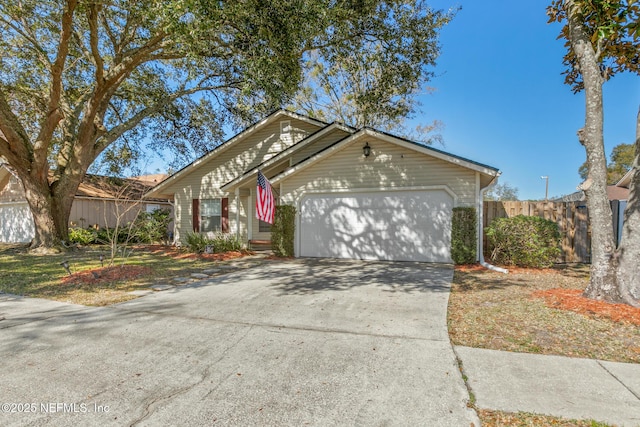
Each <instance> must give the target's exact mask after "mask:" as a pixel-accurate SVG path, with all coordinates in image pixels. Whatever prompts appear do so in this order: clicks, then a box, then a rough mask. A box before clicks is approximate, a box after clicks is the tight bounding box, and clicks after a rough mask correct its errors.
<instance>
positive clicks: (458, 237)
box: [451, 207, 478, 264]
mask: <svg viewBox="0 0 640 427" xmlns="http://www.w3.org/2000/svg"><path fill="white" fill-rule="evenodd" d="M477 222H478V221H477V216H476V209H475V208H466V207H458V208H453V218H452V221H451V258H452V259H453V262H454V263H456V264H473V263H475V262H476V261H477V245H478V239H477V235H478V234H477V230H478V229H477Z"/></svg>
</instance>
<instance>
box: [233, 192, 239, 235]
mask: <svg viewBox="0 0 640 427" xmlns="http://www.w3.org/2000/svg"><path fill="white" fill-rule="evenodd" d="M234 195H235V198H236V200H235V201H236V237H237V238H238V239H239V238H240V189H239V188H236V191H234Z"/></svg>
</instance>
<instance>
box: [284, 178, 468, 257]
mask: <svg viewBox="0 0 640 427" xmlns="http://www.w3.org/2000/svg"><path fill="white" fill-rule="evenodd" d="M408 191H444V192H446V193H447V194H449V195H450V196H451V198H452V199H453V206H452V207H456V206H458V195H457V194H456V193H455V192H454V191H453V190H452V189H451V188H449V186H447V185H427V186H418V187H379V188H330V189H326V190H308V191H303V192H301V193H300V194H299V195H298V197H296V198H295V199H294V200H293V203H294V206H295V207H296V218H295V223H296V227H295V231H294V247H293V253H294V256H296V257H298V256H300V247H301V245H302V242H301V238H302V237H301V235H300V227H301V223H300V221H301V218H300V213H301V209H302V201H303V199H304V198H305V197H309V196H316V195H321V194H327V195H329V194H341V193H344V194H349V193H354V194H362V193H396V192H408Z"/></svg>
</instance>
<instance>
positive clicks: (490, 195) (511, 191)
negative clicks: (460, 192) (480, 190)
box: [484, 182, 518, 200]
mask: <svg viewBox="0 0 640 427" xmlns="http://www.w3.org/2000/svg"><path fill="white" fill-rule="evenodd" d="M484 199H485V200H518V188H517V187H513V186H512V185H510V184H509V183H508V182H504V183H501V184H492V185H491V186H490V187H489V189H488V190H487V192H486V193H485V195H484Z"/></svg>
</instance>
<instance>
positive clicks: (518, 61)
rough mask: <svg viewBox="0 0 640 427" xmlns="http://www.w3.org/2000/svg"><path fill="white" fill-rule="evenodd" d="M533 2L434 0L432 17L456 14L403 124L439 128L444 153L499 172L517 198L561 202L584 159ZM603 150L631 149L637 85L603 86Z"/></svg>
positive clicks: (576, 106) (621, 78)
mask: <svg viewBox="0 0 640 427" xmlns="http://www.w3.org/2000/svg"><path fill="white" fill-rule="evenodd" d="M549 3H550V1H549V2H547V1H540V0H526V1H506V0H491V1H488V0H485V1H477V0H475V1H474V0H469V1H461V2H460V1H459V2H454V1H447V0H436V1H431V2H430V4H431V5H432V7H434V8H442V9H448V8H450V7H452V6H456V5H460V6H462V10H460V12H459V13H458V14H457V16H456V18H455V19H454V20H453V21H452V22H451V23H450V24H449V25H448V26H447V27H446V28H445V29H444V30H443V32H442V35H441V44H442V54H441V56H440V58H439V60H438V65H437V67H436V69H435V73H436V76H435V78H434V79H432V81H431V82H430V85H431V86H433V87H435V89H436V91H435V92H434V93H433V94H428V95H424V96H422V97H421V101H422V104H423V105H422V107H421V110H422V111H423V113H422V115H420V116H418V117H416V119H415V120H413V122H414V123H415V124H418V123H428V122H431V121H432V120H434V119H437V120H441V121H442V122H444V125H445V128H444V130H443V131H442V132H441V133H442V135H443V137H444V143H445V146H444V147H438V148H443V149H444V150H445V151H448V152H451V153H454V154H458V155H461V156H464V157H468V158H470V159H472V160H476V161H479V162H482V163H486V164H488V165H491V166H495V167H497V168H499V169H500V170H501V171H502V176H501V178H500V180H501V182H508V183H509V184H510V185H511V186H514V187H516V188H518V190H519V198H520V199H523V200H526V199H543V198H544V192H545V182H544V180H542V179H541V178H540V176H541V175H547V176H549V196H550V197H551V196H554V195H562V194H568V193H571V192H573V191H575V188H576V186H577V185H578V184H579V183H580V177H579V175H578V172H577V171H578V168H579V167H580V165H581V164H582V163H583V162H584V160H585V152H584V149H583V147H582V146H581V145H580V144H579V142H578V140H577V137H576V131H577V130H578V129H579V128H580V127H582V125H583V124H584V109H585V108H584V94H583V93H579V94H576V95H574V94H573V93H572V92H571V90H570V88H569V86H567V85H565V84H564V83H563V81H564V76H563V75H561V72H562V71H563V67H562V57H563V55H564V52H565V49H564V47H563V43H564V42H563V41H562V40H556V37H557V35H558V33H559V31H560V28H561V27H560V25H559V24H547V17H546V15H545V8H546V6H547V5H548V4H549ZM604 96H605V99H604V104H605V149H606V152H607V155H609V154H610V152H611V148H613V147H614V146H615V145H617V144H619V143H623V142H624V143H632V142H633V140H634V138H635V119H636V114H637V112H638V106H639V105H640V77H638V76H635V75H631V74H626V75H618V76H615V77H614V78H613V79H612V80H610V81H609V82H607V83H606V84H605V86H604Z"/></svg>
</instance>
